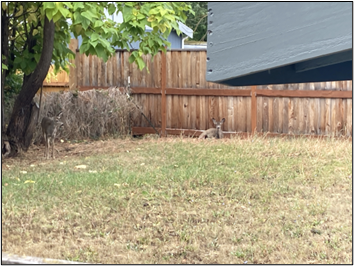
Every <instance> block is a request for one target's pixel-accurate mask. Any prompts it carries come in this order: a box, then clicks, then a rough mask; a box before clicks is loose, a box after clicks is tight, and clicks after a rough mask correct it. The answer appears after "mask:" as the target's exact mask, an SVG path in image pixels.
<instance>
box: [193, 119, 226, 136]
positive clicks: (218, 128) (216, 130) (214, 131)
mask: <svg viewBox="0 0 354 266" xmlns="http://www.w3.org/2000/svg"><path fill="white" fill-rule="evenodd" d="M212 120H213V123H214V125H215V127H216V128H209V129H207V130H205V131H204V132H203V133H202V134H201V135H200V136H199V138H200V139H206V138H216V139H222V138H223V137H224V134H223V133H222V130H221V125H222V124H223V123H224V122H225V118H223V119H222V120H221V121H220V122H216V120H215V119H214V118H212Z"/></svg>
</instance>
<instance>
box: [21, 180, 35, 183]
mask: <svg viewBox="0 0 354 266" xmlns="http://www.w3.org/2000/svg"><path fill="white" fill-rule="evenodd" d="M26 183H36V181H33V180H26V181H25V182H24V184H26Z"/></svg>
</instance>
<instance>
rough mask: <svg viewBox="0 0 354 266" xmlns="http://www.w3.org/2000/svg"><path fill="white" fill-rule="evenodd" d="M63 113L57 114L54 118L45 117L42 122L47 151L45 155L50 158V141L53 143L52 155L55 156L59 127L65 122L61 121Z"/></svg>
mask: <svg viewBox="0 0 354 266" xmlns="http://www.w3.org/2000/svg"><path fill="white" fill-rule="evenodd" d="M60 117H61V113H59V115H57V116H56V117H55V118H54V119H51V118H48V117H43V119H42V122H41V127H42V132H43V137H44V141H45V151H44V157H45V158H46V159H49V146H50V142H51V145H52V157H53V159H54V158H55V157H54V139H55V136H56V134H57V131H58V129H59V128H60V127H61V126H63V123H62V122H61V121H60Z"/></svg>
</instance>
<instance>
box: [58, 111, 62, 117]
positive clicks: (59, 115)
mask: <svg viewBox="0 0 354 266" xmlns="http://www.w3.org/2000/svg"><path fill="white" fill-rule="evenodd" d="M62 114H63V112H62V111H60V113H59V114H57V119H60V117H61V115H62Z"/></svg>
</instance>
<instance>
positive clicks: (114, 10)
mask: <svg viewBox="0 0 354 266" xmlns="http://www.w3.org/2000/svg"><path fill="white" fill-rule="evenodd" d="M105 10H108V13H109V14H110V15H112V14H118V12H122V13H123V14H124V21H123V23H117V22H114V21H113V20H111V19H110V18H109V17H106V15H105V12H104V11H105ZM189 10H190V6H189V5H187V4H185V3H183V2H122V3H120V2H110V3H109V2H2V17H3V16H4V17H5V18H8V21H9V23H8V29H7V31H8V33H9V38H8V41H9V49H8V54H5V56H6V57H7V60H8V61H7V62H5V65H7V66H8V67H9V71H15V70H21V71H23V72H24V74H25V75H28V74H30V73H32V72H33V71H34V69H35V67H36V65H37V63H38V62H39V58H40V55H41V49H42V45H43V25H44V16H45V15H46V16H47V17H48V19H49V20H52V19H53V21H54V23H55V35H54V50H53V55H52V61H53V63H54V65H55V70H56V71H58V70H59V69H60V68H62V69H64V70H66V71H68V64H69V59H73V57H74V56H75V55H74V54H73V52H71V51H70V50H69V49H68V44H69V42H70V38H71V37H70V33H71V32H72V33H73V34H74V36H75V37H76V38H77V37H78V36H82V45H81V46H80V52H81V53H85V54H86V55H88V54H91V55H97V56H99V57H100V58H102V59H103V60H104V61H107V60H108V58H109V57H110V56H112V55H113V54H114V51H115V49H114V48H113V47H115V46H118V47H121V48H126V49H129V47H130V46H129V43H132V42H135V41H140V47H139V51H134V52H133V53H132V55H131V58H130V62H131V63H132V62H136V63H137V65H138V66H139V68H140V69H142V68H143V67H144V62H143V61H142V59H141V56H142V55H143V54H152V55H155V54H156V53H157V52H158V51H159V50H165V47H166V46H168V45H169V43H168V42H167V41H166V40H167V37H168V35H169V34H170V32H171V30H172V29H175V30H176V31H177V32H178V33H179V32H180V31H179V28H178V24H177V21H182V22H184V21H185V19H186V18H187V16H186V14H185V13H186V12H187V11H189ZM191 13H192V12H191ZM145 25H146V26H149V27H151V28H153V30H152V32H145ZM4 42H6V39H5V40H4ZM5 61H6V60H5ZM3 63H4V60H3Z"/></svg>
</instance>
